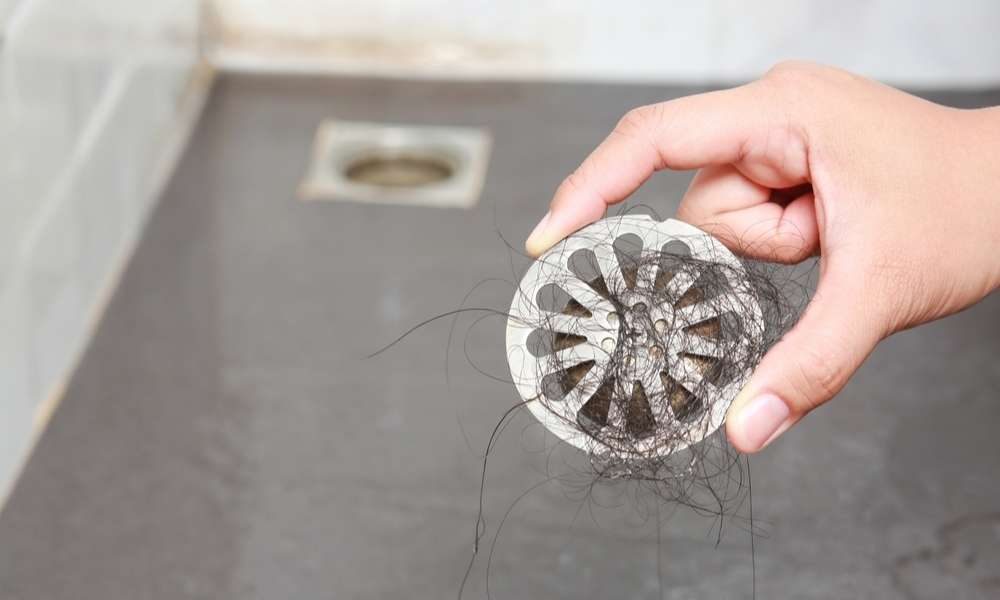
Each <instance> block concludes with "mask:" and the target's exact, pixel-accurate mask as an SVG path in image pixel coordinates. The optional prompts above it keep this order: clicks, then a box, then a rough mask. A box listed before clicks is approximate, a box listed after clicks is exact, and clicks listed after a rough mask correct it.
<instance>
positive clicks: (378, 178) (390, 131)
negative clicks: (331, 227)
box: [299, 121, 490, 208]
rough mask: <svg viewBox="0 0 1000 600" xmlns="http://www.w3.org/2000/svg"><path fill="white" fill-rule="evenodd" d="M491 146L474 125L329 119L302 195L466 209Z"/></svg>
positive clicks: (474, 196) (477, 189)
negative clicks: (383, 122) (432, 125)
mask: <svg viewBox="0 0 1000 600" xmlns="http://www.w3.org/2000/svg"><path fill="white" fill-rule="evenodd" d="M489 150H490V136H489V134H488V133H487V132H486V131H485V130H482V129H477V128H461V127H423V126H408V125H389V124H380V123H361V122H346V121H324V122H323V123H322V124H321V125H320V127H319V129H318V130H317V131H316V138H315V141H314V143H313V153H312V160H311V164H310V167H309V171H308V173H307V175H306V178H305V180H304V181H303V182H302V184H301V185H300V186H299V197H300V198H301V199H302V200H335V201H353V202H373V203H385V204H410V205H418V206H439V207H463V208H467V207H470V206H473V205H475V204H476V202H477V201H478V200H479V194H480V192H481V191H482V186H483V180H484V179H485V175H486V167H487V161H488V159H489Z"/></svg>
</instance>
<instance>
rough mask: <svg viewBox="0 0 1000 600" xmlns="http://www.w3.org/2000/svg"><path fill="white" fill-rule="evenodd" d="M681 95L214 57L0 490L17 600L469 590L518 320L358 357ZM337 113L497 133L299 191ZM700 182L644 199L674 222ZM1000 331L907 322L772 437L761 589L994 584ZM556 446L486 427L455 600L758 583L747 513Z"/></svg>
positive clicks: (923, 594)
mask: <svg viewBox="0 0 1000 600" xmlns="http://www.w3.org/2000/svg"><path fill="white" fill-rule="evenodd" d="M692 91H696V90H691V89H678V88H657V87H644V86H621V85H582V84H542V83H441V82H405V81H377V80H365V79H351V78H343V79H338V78H298V77H286V78H281V77H265V76H259V77H255V76H247V75H239V76H237V75H223V76H221V77H220V79H219V80H218V81H217V84H216V87H215V89H214V91H213V93H212V96H211V98H210V101H209V103H208V105H207V107H206V110H205V112H204V114H203V116H202V118H201V122H200V124H199V126H198V128H197V130H196V133H195V135H194V137H193V139H192V140H191V143H190V146H189V148H188V149H187V151H186V154H185V155H184V157H183V159H182V161H181V163H180V165H179V166H178V168H177V171H176V173H175V175H174V176H173V178H172V180H171V182H170V184H169V186H168V187H167V189H166V190H165V192H164V194H163V197H162V198H161V199H160V202H159V205H158V207H157V209H156V211H155V213H154V214H153V216H152V218H151V220H150V222H149V224H148V227H147V230H146V232H145V235H144V237H143V239H142V241H141V244H140V246H139V248H138V250H137V252H136V254H135V256H134V257H133V259H132V261H131V263H130V265H129V268H128V270H127V272H126V274H125V277H124V279H123V281H122V283H121V286H120V288H119V289H118V291H117V293H116V295H115V297H114V299H113V300H112V302H111V304H110V306H109V308H108V311H107V313H106V315H105V317H104V320H103V323H102V325H101V327H100V329H99V331H98V332H97V335H96V337H95V338H94V339H93V341H92V343H91V345H90V347H89V349H88V351H87V353H86V355H85V357H84V359H83V361H82V364H81V365H80V367H79V369H78V371H77V372H76V374H75V375H74V377H73V379H72V381H71V384H70V386H69V388H68V391H67V393H66V396H65V398H64V399H63V401H62V404H61V405H60V407H59V408H58V410H57V411H56V413H55V415H54V417H53V420H52V422H51V424H50V426H49V427H48V429H47V430H46V432H45V433H44V435H43V436H42V438H41V440H40V442H39V444H38V446H37V447H36V449H35V451H34V454H33V456H32V457H31V459H30V462H29V464H28V466H27V468H26V470H25V472H24V474H23V476H22V477H21V479H20V481H19V483H18V485H17V486H16V488H15V490H14V493H13V495H12V496H11V498H10V500H9V502H8V504H7V506H6V508H5V509H4V511H3V513H2V514H0V598H46V599H61V598H66V599H69V598H72V599H74V600H77V599H81V598H86V599H101V600H104V599H108V598H148V599H160V598H163V599H167V598H170V599H175V598H240V599H245V598H361V599H364V598H372V599H375V598H391V597H404V598H454V597H456V595H457V592H458V588H459V584H460V582H461V580H462V577H463V574H464V573H465V570H466V566H467V564H468V561H469V558H470V552H471V551H472V547H473V537H474V533H475V531H476V518H477V509H478V505H479V483H480V473H481V467H482V453H483V451H484V448H485V446H486V443H487V440H488V438H489V436H490V433H491V431H492V429H493V427H494V425H495V424H496V422H497V421H498V419H499V418H500V417H501V415H503V413H504V412H505V411H506V410H507V409H508V408H509V407H510V406H512V405H513V404H514V403H515V402H516V400H517V398H516V394H515V392H514V390H513V388H512V386H510V385H508V384H504V383H502V382H497V381H494V380H492V379H490V378H489V377H488V376H486V375H483V374H482V373H480V372H479V370H482V371H486V372H487V373H492V374H497V375H499V376H504V375H505V373H504V371H505V369H506V365H505V360H504V344H503V326H504V324H503V321H502V319H487V320H485V321H483V322H482V323H480V324H479V325H477V326H475V327H473V328H472V329H471V330H470V329H469V327H470V325H471V324H472V322H473V321H474V318H472V317H466V318H463V319H462V320H461V321H460V322H459V324H458V327H457V328H456V330H455V336H454V339H453V341H452V345H451V352H450V354H447V353H446V349H447V347H448V339H449V325H450V322H448V321H447V320H445V321H440V322H436V323H433V324H431V325H429V326H428V327H426V328H423V329H421V330H418V331H417V332H415V333H414V334H412V335H411V336H409V337H408V338H406V339H405V340H403V341H402V342H401V343H400V344H399V345H397V346H396V347H394V348H392V349H391V350H389V351H388V352H386V353H384V354H382V355H380V356H378V357H377V358H374V359H368V360H366V359H364V358H363V357H364V356H365V355H366V354H368V353H370V352H371V351H373V350H375V349H377V348H378V347H379V346H381V345H383V344H384V343H386V342H389V341H391V340H392V339H394V338H395V337H396V336H398V335H399V334H400V333H402V332H403V331H405V330H406V329H408V328H409V327H410V326H411V325H413V324H415V323H417V322H419V321H421V320H423V319H425V318H427V317H430V316H433V315H435V314H438V313H441V312H444V311H447V310H449V309H452V308H455V307H457V306H458V305H459V304H460V303H461V302H462V299H463V297H464V296H465V294H466V292H468V291H469V290H470V289H472V288H473V287H474V286H476V285H477V284H480V283H481V282H482V285H481V286H480V287H479V288H478V289H477V291H476V292H474V293H473V295H472V296H471V297H470V298H469V301H468V303H467V304H468V305H469V306H489V307H494V308H499V309H504V308H505V307H506V304H507V303H508V302H509V299H510V297H511V288H510V287H509V285H504V284H503V283H502V282H496V281H487V280H489V279H491V278H499V279H506V280H511V279H513V278H514V277H515V271H516V269H517V268H519V267H520V266H523V265H524V264H525V263H524V260H523V259H521V258H520V257H517V256H515V257H514V259H513V262H514V270H512V263H511V253H510V252H509V251H508V248H507V246H506V243H505V240H506V241H507V242H509V243H510V244H511V245H512V246H514V247H517V248H519V247H520V245H521V243H522V240H523V239H524V237H525V236H526V235H527V233H528V231H529V230H530V228H531V227H532V226H533V225H534V223H535V221H536V220H537V219H538V218H539V217H540V216H541V215H542V213H543V212H544V210H545V207H546V204H547V202H548V199H549V197H550V194H551V192H552V190H553V189H554V188H555V186H556V185H557V184H558V183H559V181H560V180H561V178H562V177H563V176H564V175H565V174H567V173H568V172H569V171H570V170H571V169H572V168H573V167H574V166H576V164H577V163H578V162H579V161H580V160H581V159H582V158H583V157H584V156H585V155H586V153H588V152H589V151H590V150H591V149H592V148H593V146H594V145H595V144H596V143H597V142H599V141H600V139H601V138H602V137H603V136H604V135H605V134H606V133H607V132H608V131H609V130H610V128H611V127H612V126H613V125H614V123H615V122H616V121H617V119H618V118H619V117H620V116H621V114H622V113H624V112H625V111H626V110H627V109H628V108H630V107H632V106H635V105H638V104H644V103H649V102H654V101H657V100H660V99H665V98H669V97H673V96H677V95H681V94H684V93H690V92H692ZM930 96H931V97H932V98H934V99H936V100H939V101H942V102H946V103H949V104H953V105H957V106H979V105H986V104H1000V91H995V92H989V93H978V94H972V93H941V94H930ZM327 118H343V119H350V120H361V121H385V122H389V123H414V124H428V125H447V126H476V127H478V126H485V127H488V128H489V129H490V130H491V131H492V134H493V139H494V141H493V158H492V160H491V164H490V168H489V172H488V175H487V179H486V184H485V188H484V191H483V195H482V199H481V201H480V203H479V205H478V206H476V207H475V208H473V209H470V210H460V209H438V208H426V207H409V206H383V205H371V204H367V205H362V204H350V203H323V202H314V203H302V202H299V201H297V200H296V199H295V189H296V186H297V185H298V183H299V181H300V179H301V177H302V176H303V174H304V173H305V170H306V166H307V161H308V159H309V152H310V144H311V141H312V136H313V134H314V130H315V128H316V126H317V125H318V124H319V123H320V121H322V120H323V119H327ZM689 180H690V174H689V173H670V174H663V175H659V176H657V177H655V178H654V179H653V180H651V181H650V182H649V183H648V184H647V185H646V186H645V188H644V189H643V190H642V191H640V192H639V193H637V194H636V196H635V197H634V200H633V201H632V204H641V203H645V204H648V205H651V206H653V207H655V208H656V209H657V210H658V211H659V212H660V213H661V214H663V215H669V214H672V212H673V210H674V209H675V208H676V205H677V202H678V200H679V198H680V196H681V194H682V193H683V190H684V189H685V186H686V185H687V182H688V181H689ZM998 331H1000V295H994V296H992V297H990V298H988V299H987V300H986V301H985V302H983V303H981V304H980V305H978V306H976V307H974V308H972V309H970V310H968V311H966V312H964V313H962V314H959V315H957V316H955V317H952V318H950V319H946V320H943V321H940V322H937V323H934V324H931V325H929V326H927V327H924V328H922V329H919V330H916V331H910V332H906V333H903V334H900V335H898V336H895V337H894V338H892V339H890V340H888V341H887V342H886V343H884V344H883V345H882V347H880V348H879V349H878V351H876V353H875V354H874V355H873V356H872V357H871V359H870V360H869V361H868V363H867V364H866V365H865V366H864V367H863V368H862V370H861V372H860V373H859V374H858V376H857V377H856V378H855V379H854V381H852V383H851V384H850V385H849V386H848V387H847V389H846V390H844V392H843V393H842V394H841V397H840V398H839V399H837V400H836V401H835V402H833V403H831V404H829V405H828V406H826V407H824V408H822V409H820V410H818V411H817V412H816V413H815V414H814V415H812V416H810V417H809V418H808V419H807V420H806V421H805V422H803V423H802V424H801V425H800V426H799V427H797V428H796V429H795V430H794V431H792V432H790V433H789V434H788V435H787V436H785V437H784V438H783V439H782V440H781V441H780V442H778V443H776V444H774V445H773V447H771V448H769V449H768V450H766V451H765V452H763V453H762V454H761V455H759V456H758V457H755V458H754V459H753V461H752V467H753V479H752V480H753V499H754V518H755V521H754V527H755V529H758V530H759V532H760V533H763V534H764V535H763V536H761V537H759V538H758V539H757V540H756V544H755V549H756V580H757V597H758V598H831V597H840V598H890V599H891V598H899V599H905V598H920V599H922V598H940V597H947V596H950V597H954V598H980V597H982V598H986V597H995V596H994V594H997V593H998V587H997V586H1000V583H998V580H997V578H996V573H997V572H1000V564H998V560H1000V559H998V556H1000V534H998V533H997V532H998V531H1000V514H998V513H997V511H998V510H1000V504H998V500H997V499H998V498H1000V478H998V477H997V472H998V469H1000V437H998V436H997V434H996V430H997V426H998V424H1000V402H998V399H1000V362H998V361H997V359H996V357H997V356H1000V334H998ZM467 355H468V356H469V357H471V359H472V361H473V364H472V365H470V362H469V361H468V360H467V358H466V356H467ZM449 356H450V361H448V362H447V364H448V367H447V371H446V358H447V357H449ZM473 365H474V366H473ZM477 369H478V370H477ZM548 456H549V455H548V454H547V453H546V452H545V451H544V449H543V447H542V441H541V436H540V435H539V432H538V429H537V427H535V426H533V425H532V420H531V418H530V417H528V416H526V415H518V416H516V417H515V418H514V420H513V421H512V423H511V425H510V426H508V427H507V428H506V429H505V430H504V432H503V435H502V436H501V437H500V438H499V441H498V443H497V447H496V452H495V453H494V454H493V455H492V456H491V462H490V464H489V471H488V478H487V482H486V487H485V492H486V493H485V504H484V508H485V518H486V523H485V527H486V537H485V538H484V548H483V551H482V552H481V554H480V556H479V558H478V559H477V561H476V563H475V565H474V568H473V570H472V572H471V575H470V577H469V582H468V585H467V587H466V594H467V596H466V597H468V598H482V597H484V595H485V592H486V589H485V585H486V582H487V573H486V566H487V564H489V565H490V570H489V573H488V581H489V592H490V594H491V597H492V598H494V599H502V598H524V597H539V598H542V597H545V598H551V597H566V598H589V597H594V598H600V597H616V598H650V599H652V598H657V599H659V598H671V599H686V598H749V597H750V596H751V593H752V579H751V554H750V540H749V535H748V533H747V524H746V523H745V522H741V521H739V520H727V521H725V522H723V532H722V538H721V542H720V543H716V538H717V534H718V527H719V521H718V520H717V519H713V518H711V517H704V516H699V515H695V514H693V513H691V512H690V511H686V510H684V509H677V510H676V511H675V512H673V514H671V515H668V514H666V510H664V511H663V512H662V514H660V516H661V520H662V525H661V526H660V527H659V528H658V527H657V526H656V522H655V516H656V515H655V514H642V512H641V511H635V510H629V509H626V508H617V507H616V506H613V505H612V506H606V507H599V506H593V505H587V504H582V501H581V498H580V494H579V493H577V492H578V490H575V489H568V488H567V487H566V486H563V485H560V484H558V483H549V484H544V483H543V484H541V485H538V487H534V488H533V486H536V485H537V484H539V482H542V481H544V480H545V478H546V472H547V465H546V458H547V457H548ZM529 490H530V491H529ZM525 492H528V493H527V494H526V495H523V494H525ZM522 495H523V497H522ZM625 500H626V499H619V501H620V502H625ZM581 506H582V507H583V508H581ZM511 507H513V508H512V510H510V513H509V516H507V518H506V520H505V521H503V527H502V529H501V533H500V536H499V537H498V538H496V543H495V545H492V547H491V544H492V542H493V540H494V538H495V533H496V530H497V526H498V524H500V522H501V520H503V518H504V516H505V514H506V513H507V511H508V509H510V508H511ZM743 514H744V516H745V514H746V513H745V512H744V513H743ZM668 517H669V518H668ZM490 550H492V553H493V554H492V560H491V561H489V560H487V556H486V555H487V553H488V551H490ZM991 586H992V587H991Z"/></svg>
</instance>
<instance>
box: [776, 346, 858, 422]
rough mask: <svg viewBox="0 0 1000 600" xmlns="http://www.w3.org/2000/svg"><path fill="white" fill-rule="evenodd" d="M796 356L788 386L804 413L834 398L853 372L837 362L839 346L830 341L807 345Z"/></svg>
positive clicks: (797, 405)
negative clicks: (795, 394)
mask: <svg viewBox="0 0 1000 600" xmlns="http://www.w3.org/2000/svg"><path fill="white" fill-rule="evenodd" d="M796 354H797V356H796V358H795V363H794V367H793V369H792V370H791V371H790V372H789V377H790V378H791V381H790V382H789V383H790V384H791V386H792V388H793V389H794V390H795V391H796V393H797V396H798V401H797V402H796V403H795V404H796V408H797V409H798V410H799V411H801V412H803V413H805V412H809V411H811V410H812V409H814V408H816V407H817V406H819V405H821V404H823V403H824V402H826V401H827V400H829V399H830V398H832V397H833V396H835V395H836V394H837V392H839V391H840V390H841V388H842V387H843V386H844V383H845V382H846V381H847V378H848V377H849V376H850V373H849V372H848V369H847V367H845V366H844V365H843V364H842V363H841V362H840V361H837V360H835V359H834V356H835V354H836V347H835V346H834V344H832V343H830V342H829V341H820V342H819V343H814V344H807V345H805V346H804V347H801V348H798V349H797V350H796Z"/></svg>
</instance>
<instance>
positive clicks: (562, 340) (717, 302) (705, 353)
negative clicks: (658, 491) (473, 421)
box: [507, 215, 763, 459]
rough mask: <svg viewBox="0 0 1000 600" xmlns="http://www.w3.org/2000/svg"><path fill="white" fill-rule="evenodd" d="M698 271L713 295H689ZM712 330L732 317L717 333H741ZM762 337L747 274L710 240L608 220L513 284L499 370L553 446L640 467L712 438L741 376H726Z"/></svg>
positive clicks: (676, 229) (638, 221)
mask: <svg viewBox="0 0 1000 600" xmlns="http://www.w3.org/2000/svg"><path fill="white" fill-rule="evenodd" d="M672 256H677V257H678V258H681V257H683V260H677V261H676V262H673V263H672V262H671V261H670V260H669V259H670V258H671V257H672ZM630 264H634V265H636V266H635V268H634V269H630V268H629V265H630ZM710 269H712V270H714V271H715V275H716V277H715V279H713V281H715V283H714V284H713V287H714V288H715V289H713V290H711V291H709V290H705V289H699V285H701V284H700V283H699V282H700V281H704V279H703V276H704V275H705V274H706V271H707V270H710ZM719 281H721V282H722V284H721V285H720V284H719V283H718V282H719ZM650 299H656V301H655V302H651V301H650ZM723 319H737V320H743V322H742V325H739V324H738V325H737V326H736V327H732V326H729V327H726V328H725V329H726V330H727V331H728V332H732V331H737V332H743V333H740V334H739V335H737V336H736V337H735V339H727V340H721V339H719V338H718V335H719V332H720V327H719V323H720V322H721V321H720V320H723ZM761 331H763V317H762V314H761V309H760V306H759V304H758V303H757V300H756V296H755V294H754V293H753V290H752V289H750V282H749V278H748V277H747V273H746V270H745V268H744V266H743V265H742V263H741V262H740V261H739V260H738V259H737V258H736V257H735V256H734V255H733V254H732V253H731V252H730V251H729V250H728V249H727V248H726V247H725V246H723V245H722V244H721V243H720V242H718V241H717V240H715V238H713V237H711V236H710V235H708V234H706V233H705V232H703V231H701V230H699V229H697V228H695V227H693V226H691V225H688V224H686V223H682V222H680V221H676V220H667V221H663V222H659V221H655V220H653V219H652V218H650V217H648V216H645V215H630V216H621V217H612V218H608V219H604V220H601V221H598V222H597V223H594V224H592V225H589V226H587V227H585V228H584V229H582V230H580V231H579V232H577V233H575V234H574V235H572V236H570V237H569V238H567V239H565V240H563V241H562V242H560V243H559V244H557V245H555V246H554V247H553V248H552V249H550V250H549V251H548V252H546V253H545V254H544V255H543V256H542V257H541V258H539V259H538V260H537V261H536V262H534V263H533V264H532V265H531V267H530V268H529V269H528V271H527V272H526V273H525V275H524V277H523V279H522V281H521V284H520V286H519V289H518V290H517V292H516V294H515V297H514V301H513V303H512V304H511V308H510V315H509V318H508V321H507V360H508V363H509V366H510V372H511V375H512V377H513V380H514V383H515V385H516V387H517V390H518V393H519V394H520V395H521V397H522V398H523V399H524V400H525V402H526V404H527V406H528V408H529V409H530V410H531V412H532V413H533V414H534V416H535V417H536V418H537V419H538V420H539V421H540V422H541V423H542V424H543V425H544V426H545V427H546V428H547V429H548V430H549V431H550V432H552V433H553V434H555V435H556V436H557V437H558V438H560V439H562V440H563V441H565V442H567V443H569V444H572V445H573V446H576V447H577V448H580V449H582V450H586V451H588V452H593V453H611V454H613V455H616V456H619V457H625V458H637V459H638V458H643V457H647V458H651V457H657V456H665V455H668V454H670V453H673V452H677V451H679V450H681V449H683V448H686V447H688V446H689V445H691V444H695V443H698V442H700V441H701V440H703V439H704V438H705V437H706V436H708V435H710V434H711V433H712V432H714V431H715V430H717V429H718V427H719V426H720V425H721V424H722V422H723V420H724V418H725V414H726V411H727V410H728V408H729V405H730V404H731V402H732V400H733V398H734V397H735V395H736V394H737V393H738V392H739V390H740V388H741V387H742V386H743V384H744V383H745V382H746V379H747V378H748V376H749V371H750V369H749V368H743V369H740V370H739V371H738V372H732V369H729V372H727V368H726V365H727V364H746V361H745V360H744V361H742V362H741V361H740V360H738V359H739V357H740V356H749V355H750V354H749V353H750V352H751V349H752V347H753V344H754V343H755V340H753V339H750V337H751V336H752V335H754V332H761ZM734 359H735V360H734Z"/></svg>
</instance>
